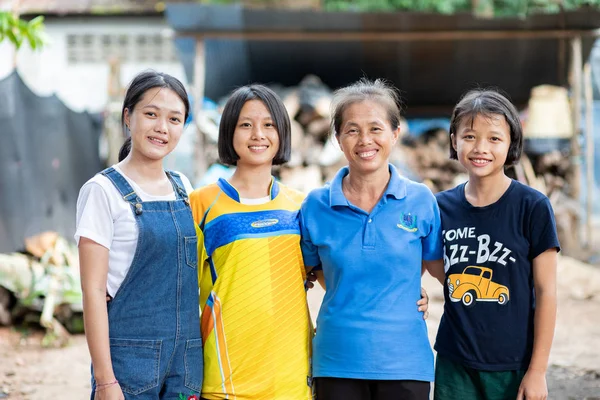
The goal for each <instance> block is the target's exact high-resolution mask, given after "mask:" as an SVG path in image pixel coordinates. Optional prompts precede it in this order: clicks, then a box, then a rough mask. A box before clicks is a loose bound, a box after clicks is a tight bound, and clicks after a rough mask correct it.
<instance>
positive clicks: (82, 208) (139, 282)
mask: <svg viewBox="0 0 600 400" xmlns="http://www.w3.org/2000/svg"><path fill="white" fill-rule="evenodd" d="M188 112H189V103H188V100H187V94H186V92H185V89H184V87H183V85H182V84H181V82H179V81H178V80H177V79H175V78H173V77H171V76H169V75H166V74H162V73H157V72H154V71H148V72H143V73H141V74H139V75H138V76H136V77H135V78H134V80H133V81H132V83H131V85H130V86H129V88H128V90H127V93H126V95H125V102H124V105H123V113H122V120H123V122H124V124H125V125H126V126H127V128H128V129H129V131H130V132H131V139H128V141H127V142H126V144H125V145H124V147H123V149H122V151H121V154H120V157H119V158H120V160H119V161H120V162H119V163H118V164H116V165H114V166H113V167H111V168H108V169H106V170H104V171H102V172H101V173H100V174H98V175H96V176H95V177H94V178H92V179H91V180H90V181H88V182H87V183H86V184H85V185H84V186H83V188H82V189H81V192H80V195H79V199H78V204H77V232H76V234H75V237H76V239H77V241H78V243H79V258H80V264H81V282H82V288H83V302H84V320H85V331H86V337H87V341H88V347H89V349H90V354H91V358H92V374H93V376H92V390H93V393H92V399H96V400H113V399H115V400H116V399H136V400H137V399H144V400H145V399H181V398H184V399H189V398H198V396H199V391H200V388H201V386H202V373H203V372H202V365H203V360H202V340H201V338H200V322H199V315H198V314H199V312H198V278H197V238H196V232H195V227H194V221H193V219H192V214H191V210H190V206H189V201H188V197H187V191H186V187H185V186H188V187H189V186H191V185H189V181H188V180H187V179H186V178H185V177H183V176H182V175H180V174H178V173H174V172H169V171H164V170H163V165H162V160H163V158H164V157H165V156H166V155H167V154H169V153H170V152H171V151H172V150H173V149H174V148H175V146H176V145H177V142H178V141H179V138H180V137H181V134H182V132H183V126H184V123H185V121H186V118H187V116H188ZM184 182H185V183H186V184H187V185H184ZM106 296H108V299H109V301H108V302H107V301H106V300H107V297H106Z"/></svg>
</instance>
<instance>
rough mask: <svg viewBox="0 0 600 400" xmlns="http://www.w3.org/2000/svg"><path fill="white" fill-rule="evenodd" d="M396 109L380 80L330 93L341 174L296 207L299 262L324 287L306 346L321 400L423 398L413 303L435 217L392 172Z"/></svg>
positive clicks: (433, 242)
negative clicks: (310, 350) (314, 328)
mask: <svg viewBox="0 0 600 400" xmlns="http://www.w3.org/2000/svg"><path fill="white" fill-rule="evenodd" d="M397 104H398V97H397V94H396V91H395V89H394V88H393V87H391V86H388V85H387V84H385V83H384V82H382V81H380V80H377V81H375V82H370V81H367V80H361V81H359V82H357V83H355V84H353V85H351V86H348V87H345V88H342V89H340V90H338V91H337V92H336V93H335V95H334V105H333V116H332V119H333V120H332V128H333V131H334V132H333V134H335V137H336V139H337V140H338V143H339V145H340V147H341V149H342V151H343V152H344V155H345V156H346V159H347V160H348V166H347V167H344V168H342V169H341V170H340V171H339V172H338V173H337V175H336V176H335V178H334V179H333V180H332V182H331V183H330V184H329V185H326V186H325V187H323V188H321V189H317V190H314V191H313V192H311V193H310V194H309V195H308V197H307V198H306V200H305V201H304V203H303V205H302V208H301V216H300V218H301V228H302V242H301V246H302V253H303V257H304V263H305V264H306V265H307V267H318V266H322V272H321V271H318V272H317V277H318V278H319V281H320V282H321V283H322V284H323V283H324V287H325V288H326V293H325V298H324V299H323V304H322V306H321V310H320V311H319V316H318V319H317V333H316V336H315V339H314V343H313V351H314V354H313V376H314V378H316V379H315V382H316V390H317V397H318V399H319V400H330V399H331V400H339V399H344V400H371V399H386V400H388V399H403V400H407V399H415V400H427V399H429V390H430V382H431V381H433V377H434V373H433V354H432V351H431V347H430V345H429V341H428V338H427V327H426V325H425V321H424V320H423V318H422V315H421V313H420V312H419V311H418V310H417V307H416V306H415V303H416V302H417V301H418V300H419V298H420V286H421V274H422V267H423V266H427V264H428V263H429V262H430V263H432V264H433V263H441V262H442V260H441V259H442V247H443V245H442V236H441V225H440V214H439V210H438V206H437V203H436V201H435V198H434V196H433V194H432V193H431V191H430V190H429V189H428V188H427V187H426V186H425V185H422V184H419V183H415V182H412V181H410V180H408V179H406V178H404V177H402V176H400V175H399V174H398V171H397V170H396V168H395V167H394V166H393V165H391V164H390V163H389V156H390V152H391V150H392V147H393V146H394V145H395V143H396V141H397V140H398V135H399V133H400V128H399V123H400V111H399V108H398V105H397ZM323 281H324V282H323Z"/></svg>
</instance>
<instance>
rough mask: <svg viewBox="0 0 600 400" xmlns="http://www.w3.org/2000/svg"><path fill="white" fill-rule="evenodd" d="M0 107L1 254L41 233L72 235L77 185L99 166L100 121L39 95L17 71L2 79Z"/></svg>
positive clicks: (19, 247) (90, 175)
mask: <svg viewBox="0 0 600 400" xmlns="http://www.w3.org/2000/svg"><path fill="white" fill-rule="evenodd" d="M0 105H1V106H0V143H2V145H0V170H1V171H2V174H0V252H2V253H5V252H12V251H18V250H21V249H23V248H24V242H23V239H24V238H25V237H27V236H31V235H35V234H37V233H40V232H43V231H57V232H58V233H59V234H61V235H63V236H65V237H66V238H67V239H72V237H73V234H74V232H75V208H76V204H77V195H78V193H79V188H80V187H81V185H83V184H84V183H85V182H86V181H87V180H88V179H89V178H91V177H92V176H93V175H94V174H95V173H96V172H98V171H99V170H101V169H102V162H101V160H100V157H99V154H98V139H99V135H100V133H101V130H102V122H101V119H100V118H99V117H98V116H93V115H91V114H89V113H87V112H83V113H77V112H74V111H72V110H70V109H69V108H67V107H66V106H65V105H64V104H63V103H62V102H61V101H60V100H59V99H58V98H57V97H56V96H50V97H39V96H37V95H36V94H35V93H33V92H31V90H29V88H28V87H27V86H26V85H25V84H24V83H23V81H22V80H21V78H20V77H19V75H18V74H17V73H16V72H13V73H12V74H11V75H9V76H8V77H7V78H5V79H3V80H1V81H0Z"/></svg>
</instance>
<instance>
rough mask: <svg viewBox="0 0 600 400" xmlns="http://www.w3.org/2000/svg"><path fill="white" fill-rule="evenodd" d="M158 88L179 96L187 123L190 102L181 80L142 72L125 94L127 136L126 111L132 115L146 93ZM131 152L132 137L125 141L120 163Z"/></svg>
mask: <svg viewBox="0 0 600 400" xmlns="http://www.w3.org/2000/svg"><path fill="white" fill-rule="evenodd" d="M156 87H162V88H167V89H171V90H172V91H173V92H175V94H177V96H179V98H180V99H181V101H182V102H183V105H184V106H185V118H184V119H183V120H184V121H187V118H188V115H189V113H190V101H189V99H188V95H187V92H186V91H185V87H184V86H183V84H182V83H181V82H180V81H179V79H177V78H175V77H173V76H171V75H169V74H165V73H163V72H157V71H153V70H146V71H143V72H140V73H139V74H137V75H136V76H135V78H133V80H132V81H131V83H130V84H129V87H128V88H127V92H126V93H125V100H123V108H122V110H121V125H122V126H123V131H124V132H125V134H127V132H126V131H125V110H126V109H127V110H129V112H130V113H131V112H132V111H133V109H134V108H135V106H136V105H137V104H138V103H139V102H140V100H141V99H142V97H143V96H144V93H146V92H147V91H148V90H150V89H154V88H156ZM130 151H131V136H129V137H127V139H125V143H123V146H122V147H121V150H120V151H119V162H120V161H123V160H124V159H125V157H127V155H128V154H129V152H130Z"/></svg>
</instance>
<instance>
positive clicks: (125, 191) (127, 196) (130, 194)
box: [100, 167, 142, 215]
mask: <svg viewBox="0 0 600 400" xmlns="http://www.w3.org/2000/svg"><path fill="white" fill-rule="evenodd" d="M100 173H101V174H102V175H104V176H106V177H107V178H108V179H110V181H111V182H112V183H113V185H115V187H116V188H117V190H118V191H119V193H121V196H123V200H125V201H126V202H128V203H129V204H131V207H132V208H133V210H134V211H133V212H134V213H135V214H136V215H139V214H140V213H141V212H142V199H140V197H139V196H138V195H137V193H136V192H135V190H133V188H132V187H131V185H130V184H129V182H127V179H125V177H124V176H123V175H121V174H120V173H119V172H118V171H117V170H116V169H114V168H113V167H110V168H107V169H105V170H104V171H102V172H100Z"/></svg>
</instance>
